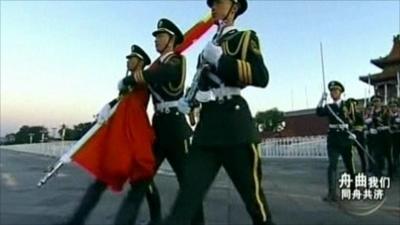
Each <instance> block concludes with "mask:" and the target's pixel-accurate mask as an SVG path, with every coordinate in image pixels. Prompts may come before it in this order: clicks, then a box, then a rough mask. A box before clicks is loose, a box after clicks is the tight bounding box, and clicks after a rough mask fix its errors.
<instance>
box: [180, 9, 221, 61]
mask: <svg viewBox="0 0 400 225" xmlns="http://www.w3.org/2000/svg"><path fill="white" fill-rule="evenodd" d="M212 25H213V19H212V16H211V14H208V15H207V16H206V17H205V18H204V19H202V20H200V21H199V22H198V23H196V24H195V25H194V26H193V27H192V28H190V29H189V30H188V31H186V33H185V34H184V35H183V36H184V39H183V42H182V43H181V44H180V45H178V46H177V47H176V49H175V52H176V53H179V54H181V53H182V52H183V51H185V50H186V49H188V48H189V47H190V46H192V45H193V43H195V42H196V41H197V40H198V39H199V38H201V36H203V34H205V33H206V32H207V31H208V30H209V29H210V28H211V26H212Z"/></svg>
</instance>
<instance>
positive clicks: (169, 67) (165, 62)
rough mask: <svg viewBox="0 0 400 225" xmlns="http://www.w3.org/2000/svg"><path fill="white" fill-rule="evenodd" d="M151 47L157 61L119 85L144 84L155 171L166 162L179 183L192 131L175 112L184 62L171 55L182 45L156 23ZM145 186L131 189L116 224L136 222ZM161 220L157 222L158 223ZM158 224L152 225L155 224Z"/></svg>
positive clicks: (177, 34)
mask: <svg viewBox="0 0 400 225" xmlns="http://www.w3.org/2000/svg"><path fill="white" fill-rule="evenodd" d="M153 36H154V37H155V47H156V50H157V52H159V53H160V57H159V58H158V59H157V60H156V61H155V62H154V63H153V64H152V66H150V68H149V69H147V70H145V71H139V72H136V73H134V74H133V75H132V76H128V77H126V78H124V79H123V80H122V81H121V86H127V85H132V86H135V85H136V84H146V85H147V86H148V88H149V90H150V92H151V96H152V100H153V103H154V111H155V113H154V116H153V121H152V125H153V127H154V130H155V133H156V141H155V146H154V155H155V158H156V164H157V167H159V166H160V165H161V163H162V162H163V161H164V159H167V160H168V162H169V164H170V165H171V167H172V169H173V171H174V172H175V174H176V177H177V179H178V183H179V184H181V183H182V174H183V165H184V161H185V159H186V157H187V154H188V147H189V138H190V137H191V136H192V133H193V132H192V130H191V128H190V126H189V125H188V123H187V121H186V118H185V115H184V114H183V113H181V112H179V111H178V109H177V105H178V100H179V98H181V97H182V96H183V90H184V84H185V77H186V60H185V57H184V56H182V55H178V54H176V53H174V49H175V47H176V46H177V45H178V44H180V43H182V41H183V35H182V33H181V31H180V30H179V28H178V27H177V26H176V25H175V24H174V23H173V22H171V21H170V20H168V19H160V20H159V22H158V24H157V30H156V31H154V32H153ZM148 184H149V183H148V182H143V183H141V184H137V185H135V186H134V187H133V188H132V189H131V190H130V191H129V193H128V196H127V198H126V199H125V200H124V202H123V204H122V206H121V208H120V210H119V212H118V214H117V217H116V222H115V223H116V224H118V225H121V224H132V223H134V221H135V220H136V216H137V213H138V210H139V206H140V204H141V202H142V200H143V196H144V194H145V193H146V191H147V188H148V187H149V186H148ZM160 219H161V218H158V220H160ZM203 220H204V218H203V210H202V207H199V210H198V211H197V214H196V215H195V216H194V217H193V224H202V223H203ZM157 222H158V221H153V223H157Z"/></svg>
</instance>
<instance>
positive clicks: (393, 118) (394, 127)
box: [389, 99, 400, 173]
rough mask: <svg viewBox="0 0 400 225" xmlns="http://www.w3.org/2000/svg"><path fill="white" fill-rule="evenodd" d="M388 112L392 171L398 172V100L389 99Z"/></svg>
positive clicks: (399, 119)
mask: <svg viewBox="0 0 400 225" xmlns="http://www.w3.org/2000/svg"><path fill="white" fill-rule="evenodd" d="M389 113H390V120H389V125H390V135H391V140H392V143H391V144H392V153H393V154H392V155H393V173H399V172H400V171H398V169H399V168H400V164H399V163H400V162H399V161H400V112H399V102H398V100H397V99H391V100H390V101H389Z"/></svg>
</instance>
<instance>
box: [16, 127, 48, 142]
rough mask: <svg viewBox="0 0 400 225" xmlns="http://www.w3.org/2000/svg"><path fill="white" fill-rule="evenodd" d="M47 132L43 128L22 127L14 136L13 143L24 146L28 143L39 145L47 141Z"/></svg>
mask: <svg viewBox="0 0 400 225" xmlns="http://www.w3.org/2000/svg"><path fill="white" fill-rule="evenodd" d="M48 133H49V132H48V130H47V128H46V127H44V126H32V127H30V126H27V125H24V126H22V127H21V128H20V129H19V131H18V132H17V133H16V134H15V143H16V144H24V143H30V142H31V140H32V143H39V142H42V141H47V139H48Z"/></svg>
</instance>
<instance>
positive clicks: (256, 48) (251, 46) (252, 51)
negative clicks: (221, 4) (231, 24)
mask: <svg viewBox="0 0 400 225" xmlns="http://www.w3.org/2000/svg"><path fill="white" fill-rule="evenodd" d="M250 32H251V33H250V40H249V42H248V45H247V48H246V49H247V54H246V53H245V54H246V57H245V59H243V60H242V59H236V58H234V57H232V56H229V55H225V54H224V55H222V56H221V58H220V59H219V61H218V68H217V71H216V74H217V75H218V76H219V77H220V79H221V80H223V81H224V83H225V84H227V85H230V86H240V87H244V86H247V85H252V86H256V87H266V86H267V85H268V82H269V73H268V69H267V67H266V66H265V64H264V60H263V57H262V54H261V51H260V44H259V40H258V37H257V35H256V33H255V32H254V31H250Z"/></svg>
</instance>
